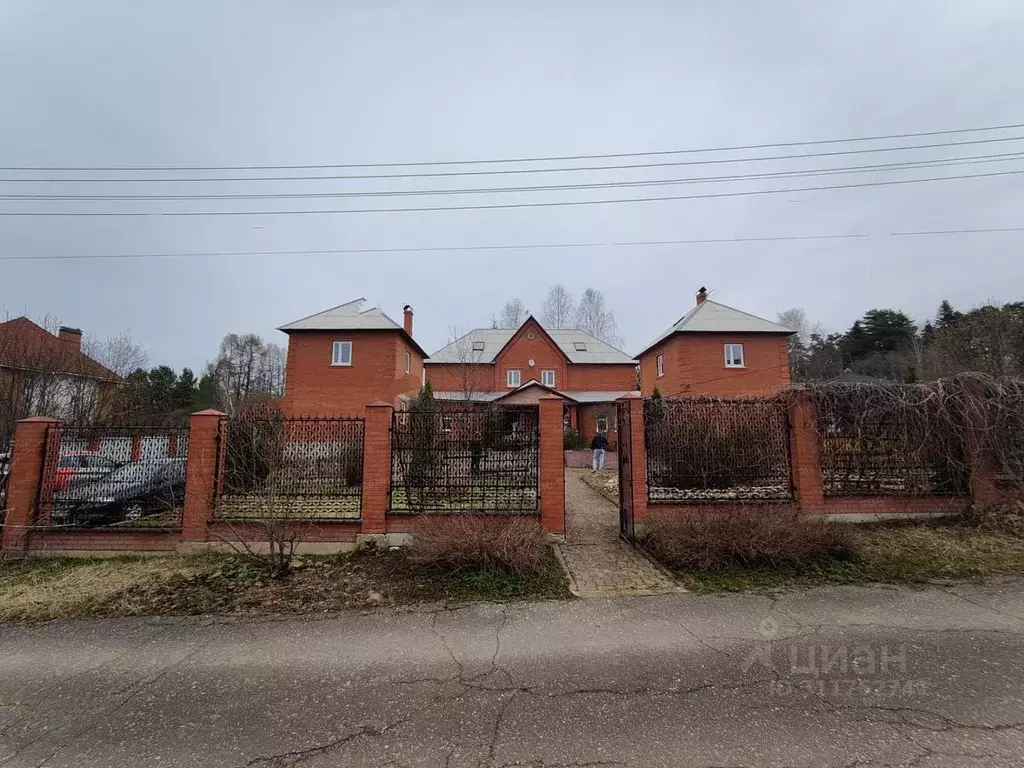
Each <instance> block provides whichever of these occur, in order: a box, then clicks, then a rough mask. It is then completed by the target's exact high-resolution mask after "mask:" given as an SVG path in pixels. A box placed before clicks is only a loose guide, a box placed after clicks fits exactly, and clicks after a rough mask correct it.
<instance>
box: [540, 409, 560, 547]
mask: <svg viewBox="0 0 1024 768" xmlns="http://www.w3.org/2000/svg"><path fill="white" fill-rule="evenodd" d="M564 404H565V401H564V400H562V398H560V397H557V396H555V395H544V396H543V397H541V398H540V399H539V400H538V401H537V412H538V413H537V418H538V427H539V431H540V448H539V451H538V453H539V457H540V467H539V473H540V477H539V482H540V487H539V489H538V490H539V493H540V527H541V528H543V529H544V530H545V531H546V532H548V533H552V534H555V535H556V536H562V535H564V534H565V448H564V445H565V427H564V426H563V421H562V408H563V406H564Z"/></svg>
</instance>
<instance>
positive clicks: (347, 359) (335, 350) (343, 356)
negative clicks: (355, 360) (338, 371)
mask: <svg viewBox="0 0 1024 768" xmlns="http://www.w3.org/2000/svg"><path fill="white" fill-rule="evenodd" d="M331 365H352V342H351V341H336V342H334V344H333V346H332V347H331Z"/></svg>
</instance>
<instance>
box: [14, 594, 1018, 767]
mask: <svg viewBox="0 0 1024 768" xmlns="http://www.w3.org/2000/svg"><path fill="white" fill-rule="evenodd" d="M570 765H571V766H582V765H589V766H642V767H643V768H659V767H660V766H673V767H675V768H708V766H730V767H738V766H744V767H745V768H783V767H784V766H785V767H788V768H841V767H845V768H852V767H853V766H857V768H882V766H890V768H895V767H896V766H916V767H917V768H1007V766H1019V765H1024V584H1022V583H1021V582H1020V581H1006V582H1002V583H995V584H990V585H988V586H973V585H972V586H960V587H953V588H938V587H929V588H926V589H921V588H916V589H908V588H862V587H831V588H823V589H815V590H809V591H800V592H791V593H786V594H782V595H773V596H770V597H766V596H759V595H724V596H697V595H690V594H686V595H664V596H660V597H644V598H619V599H614V600H576V601H572V602H548V603H526V604H512V605H471V606H466V607H463V608H457V609H447V610H443V609H442V610H433V611H431V610H426V609H423V610H415V611H380V612H374V613H369V614H359V613H350V614H340V615H334V616H331V617H329V618H323V619H308V618H307V619H302V618H288V619H277V620H273V619H269V620H257V621H253V620H248V621H246V620H241V621H239V620H230V619H216V618H207V619H173V620H167V619H164V620H155V619H126V620H107V621H93V622H53V623H49V624H43V625H39V626H34V627H0V766H3V768H40V767H41V768H84V767H85V766H102V768H141V767H142V766H161V767H162V768H194V767H195V766H203V768H242V767H243V766H248V767H249V768H331V767H333V766H352V767H353V768H361V767H362V766H391V768H395V767H396V766H403V767H406V768H412V767H414V766H417V767H418V766H447V768H469V767H470V766H476V767H477V768H480V767H482V766H487V767H488V768H498V767H499V766H520V767H523V766H533V767H534V768H537V767H540V766H543V767H547V768H550V767H551V766H570Z"/></svg>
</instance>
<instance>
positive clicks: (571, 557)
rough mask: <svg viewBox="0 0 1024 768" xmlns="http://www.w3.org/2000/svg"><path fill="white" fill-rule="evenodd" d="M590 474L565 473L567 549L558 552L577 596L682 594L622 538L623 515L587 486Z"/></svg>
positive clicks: (667, 576)
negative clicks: (621, 524)
mask: <svg viewBox="0 0 1024 768" xmlns="http://www.w3.org/2000/svg"><path fill="white" fill-rule="evenodd" d="M586 471H587V470H581V469H567V470H566V472H565V543H564V544H562V545H561V546H559V548H558V550H559V554H560V556H561V558H562V562H563V563H564V565H565V567H566V570H568V572H569V578H570V588H571V589H572V591H573V594H575V595H578V596H579V597H621V596H628V595H661V594H667V593H672V592H679V591H681V589H680V587H679V586H678V585H677V584H676V582H675V580H674V579H672V577H671V576H669V575H668V574H667V573H666V572H665V571H664V569H663V568H661V567H660V566H658V565H656V564H655V563H654V562H652V561H651V560H649V559H648V558H647V557H645V556H644V555H643V553H642V552H640V551H639V550H637V549H636V548H635V547H631V546H630V545H629V544H627V543H626V542H624V541H623V540H622V539H621V538H619V511H618V509H617V508H616V506H615V504H614V503H613V502H611V501H610V500H608V499H607V498H606V497H605V496H602V495H601V494H600V493H598V492H597V491H595V490H594V489H593V488H591V487H590V486H589V485H587V484H586V483H584V482H583V480H582V479H581V477H582V475H583V473H584V472H586Z"/></svg>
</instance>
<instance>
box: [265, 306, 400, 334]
mask: <svg viewBox="0 0 1024 768" xmlns="http://www.w3.org/2000/svg"><path fill="white" fill-rule="evenodd" d="M365 301H366V299H365V298H359V299H352V300H351V301H346V302H344V303H342V304H339V305H338V306H336V307H331V308H329V309H321V310H320V311H319V312H314V313H313V314H311V315H306V316H305V317H300V318H299V319H298V320H292V321H290V322H287V323H285V324H284V325H283V326H281V328H284V327H285V326H287V325H295V324H296V323H301V322H302V321H303V320H309V319H311V318H314V317H317V316H319V315H326V314H327V313H328V312H333V311H334V310H336V309H341V308H342V307H347V306H348V305H349V304H357V303H362V302H365ZM367 311H369V310H367ZM359 314H360V315H361V314H363V313H362V312H360V313H359ZM392 322H394V321H392ZM281 328H278V329H277V330H281Z"/></svg>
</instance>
